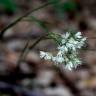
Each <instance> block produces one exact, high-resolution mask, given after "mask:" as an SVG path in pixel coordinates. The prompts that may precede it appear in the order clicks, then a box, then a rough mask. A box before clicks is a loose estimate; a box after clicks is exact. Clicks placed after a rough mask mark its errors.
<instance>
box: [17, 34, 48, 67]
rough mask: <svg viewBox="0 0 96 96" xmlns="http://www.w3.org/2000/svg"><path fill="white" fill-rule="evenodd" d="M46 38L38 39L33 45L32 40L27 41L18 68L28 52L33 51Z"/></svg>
mask: <svg viewBox="0 0 96 96" xmlns="http://www.w3.org/2000/svg"><path fill="white" fill-rule="evenodd" d="M44 37H46V35H44V36H41V37H40V38H38V39H37V40H36V41H35V42H34V43H33V44H32V45H31V40H27V42H26V44H25V47H24V48H23V50H22V52H21V55H20V57H19V60H18V62H17V67H18V66H20V64H21V62H22V61H23V60H24V59H25V58H26V56H27V54H28V52H29V51H30V50H32V49H33V48H34V47H35V46H36V45H37V44H38V43H39V42H40V41H41V40H44Z"/></svg>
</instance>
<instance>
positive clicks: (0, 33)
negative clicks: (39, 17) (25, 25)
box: [0, 2, 54, 40]
mask: <svg viewBox="0 0 96 96" xmlns="http://www.w3.org/2000/svg"><path fill="white" fill-rule="evenodd" d="M53 3H54V2H47V3H45V4H43V5H41V6H39V7H37V8H35V9H32V10H30V11H28V12H27V13H25V14H24V15H23V16H20V17H19V18H18V19H16V20H15V21H13V22H12V23H11V24H9V25H7V26H6V27H5V28H4V29H2V30H1V32H0V40H2V39H3V35H4V33H5V32H6V30H7V29H9V28H11V27H12V26H14V25H15V24H16V23H18V22H19V21H21V20H22V19H23V18H25V17H27V16H28V15H30V14H31V13H32V12H35V11H37V10H39V9H41V8H44V7H47V6H48V5H50V4H53Z"/></svg>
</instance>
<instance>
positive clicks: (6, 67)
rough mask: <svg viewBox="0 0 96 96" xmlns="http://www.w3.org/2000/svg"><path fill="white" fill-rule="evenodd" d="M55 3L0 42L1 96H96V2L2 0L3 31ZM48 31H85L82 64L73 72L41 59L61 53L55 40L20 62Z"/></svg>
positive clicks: (40, 44) (0, 21) (0, 23)
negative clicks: (27, 48) (43, 53)
mask: <svg viewBox="0 0 96 96" xmlns="http://www.w3.org/2000/svg"><path fill="white" fill-rule="evenodd" d="M51 1H53V2H55V3H54V4H51V5H49V6H46V7H44V8H42V9H40V10H37V11H35V12H33V13H32V14H30V15H29V16H28V17H26V18H24V19H22V20H21V21H20V22H18V23H17V24H15V25H14V26H13V27H11V28H9V29H8V30H7V31H6V32H5V34H4V38H3V41H0V96H96V57H95V56H96V0H0V31H2V30H3V29H4V28H5V27H6V26H7V25H8V24H10V23H11V22H13V21H14V20H16V19H17V18H19V17H20V16H22V15H24V14H26V12H28V11H30V10H32V9H34V8H37V7H38V6H40V5H42V4H45V3H47V2H51ZM31 16H34V17H35V18H37V19H38V20H41V21H43V22H44V23H45V24H46V26H47V28H48V30H49V31H51V32H55V33H59V32H60V33H64V32H66V31H68V30H75V31H81V32H82V34H83V35H84V36H85V37H87V41H86V46H84V48H83V49H82V50H81V51H80V58H81V60H82V65H80V66H78V67H77V68H76V69H73V70H72V71H69V70H62V71H58V70H56V69H55V68H53V66H52V65H53V63H52V62H49V61H44V60H41V59H40V57H39V51H40V50H44V51H50V52H53V53H55V50H56V45H55V44H54V42H53V41H52V40H46V41H42V42H40V43H39V44H38V45H37V46H36V47H35V48H34V49H33V50H30V51H29V53H28V55H27V57H26V59H25V60H24V61H23V62H21V64H20V65H19V66H18V65H17V62H18V59H19V55H20V54H21V52H22V50H23V48H24V46H25V43H26V40H28V39H30V40H31V42H32V44H33V43H34V42H35V41H36V39H38V38H39V37H40V36H42V35H43V34H45V32H44V30H43V29H42V26H38V23H36V22H35V21H33V20H32V19H31Z"/></svg>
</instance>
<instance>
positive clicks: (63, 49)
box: [58, 45, 68, 52]
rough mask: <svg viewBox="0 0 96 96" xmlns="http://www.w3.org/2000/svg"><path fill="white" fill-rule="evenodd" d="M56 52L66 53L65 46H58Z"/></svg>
mask: <svg viewBox="0 0 96 96" xmlns="http://www.w3.org/2000/svg"><path fill="white" fill-rule="evenodd" d="M58 50H59V51H62V52H68V48H67V47H66V46H64V45H63V46H59V47H58Z"/></svg>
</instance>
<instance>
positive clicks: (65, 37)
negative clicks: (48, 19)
mask: <svg viewBox="0 0 96 96" xmlns="http://www.w3.org/2000/svg"><path fill="white" fill-rule="evenodd" d="M69 36H70V33H69V32H66V33H65V34H63V35H62V38H64V39H67V38H68V37H69Z"/></svg>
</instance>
